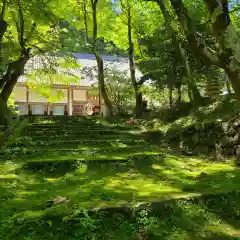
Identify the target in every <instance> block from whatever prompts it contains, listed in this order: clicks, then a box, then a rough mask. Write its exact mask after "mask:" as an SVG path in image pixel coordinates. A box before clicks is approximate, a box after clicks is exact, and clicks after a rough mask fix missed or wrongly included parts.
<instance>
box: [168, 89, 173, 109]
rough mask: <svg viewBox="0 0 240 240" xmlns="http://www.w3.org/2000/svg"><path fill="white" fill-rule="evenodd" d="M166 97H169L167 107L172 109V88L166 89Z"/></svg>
mask: <svg viewBox="0 0 240 240" xmlns="http://www.w3.org/2000/svg"><path fill="white" fill-rule="evenodd" d="M168 97H169V106H170V107H172V105H173V88H172V87H170V88H169V89H168Z"/></svg>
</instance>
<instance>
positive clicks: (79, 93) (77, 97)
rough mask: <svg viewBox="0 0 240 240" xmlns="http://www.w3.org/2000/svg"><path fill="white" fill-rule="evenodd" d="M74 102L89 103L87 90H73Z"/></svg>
mask: <svg viewBox="0 0 240 240" xmlns="http://www.w3.org/2000/svg"><path fill="white" fill-rule="evenodd" d="M73 101H87V91H86V90H76V89H74V90H73Z"/></svg>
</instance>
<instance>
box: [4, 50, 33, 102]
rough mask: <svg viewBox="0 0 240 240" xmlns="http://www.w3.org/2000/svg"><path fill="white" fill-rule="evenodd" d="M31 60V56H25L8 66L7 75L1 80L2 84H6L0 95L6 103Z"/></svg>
mask: <svg viewBox="0 0 240 240" xmlns="http://www.w3.org/2000/svg"><path fill="white" fill-rule="evenodd" d="M29 58H30V56H29V54H25V55H24V56H22V57H20V58H19V59H18V60H17V61H15V62H12V63H10V64H9V65H8V70H7V72H6V74H5V75H4V76H3V77H2V79H1V80H0V82H1V83H4V86H3V89H2V91H1V93H0V98H1V99H2V100H3V101H4V102H7V101H8V98H9V97H10V95H11V93H12V91H13V88H14V86H15V84H16V83H17V80H18V78H19V77H20V76H21V75H22V74H23V73H24V67H25V65H26V63H27V61H28V60H29Z"/></svg>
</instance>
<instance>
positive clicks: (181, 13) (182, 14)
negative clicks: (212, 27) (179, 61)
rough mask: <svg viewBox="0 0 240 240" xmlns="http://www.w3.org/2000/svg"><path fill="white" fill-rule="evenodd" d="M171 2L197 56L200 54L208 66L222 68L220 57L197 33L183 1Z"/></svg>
mask: <svg viewBox="0 0 240 240" xmlns="http://www.w3.org/2000/svg"><path fill="white" fill-rule="evenodd" d="M170 1H171V5H172V6H173V8H174V10H175V12H176V14H177V16H178V20H179V22H180V25H181V26H182V28H183V30H184V32H185V35H186V38H187V41H188V43H189V45H190V47H191V48H192V50H193V51H194V52H195V53H196V54H199V55H200V56H201V57H202V58H203V59H204V60H205V61H206V62H207V63H208V64H213V65H216V66H221V62H220V58H219V56H218V55H217V54H214V53H213V52H212V51H210V50H209V48H208V46H206V44H205V42H204V40H203V39H202V38H201V36H200V34H198V33H197V32H196V30H195V24H194V22H193V20H192V19H191V18H190V16H189V14H188V11H187V9H186V7H185V6H184V4H183V2H182V0H170Z"/></svg>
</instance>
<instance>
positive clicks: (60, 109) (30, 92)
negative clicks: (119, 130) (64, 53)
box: [13, 53, 129, 116]
mask: <svg viewBox="0 0 240 240" xmlns="http://www.w3.org/2000/svg"><path fill="white" fill-rule="evenodd" d="M73 56H74V57H75V58H76V60H77V62H78V63H79V64H80V65H81V68H83V67H94V66H96V60H95V57H94V55H92V54H78V53H76V54H73ZM102 57H103V60H104V63H106V64H108V63H111V64H115V66H116V67H117V69H118V70H120V71H121V70H126V69H127V70H128V69H129V66H128V59H126V58H121V57H116V56H107V55H104V56H102ZM28 67H29V66H28ZM71 73H72V74H74V76H75V77H76V76H77V77H78V79H79V80H78V81H77V82H76V81H75V82H74V83H67V84H63V83H59V84H58V83H55V84H52V85H51V86H52V89H51V95H53V96H54V95H57V94H59V92H61V98H59V100H57V101H54V102H49V101H48V98H47V97H44V96H42V95H41V94H40V93H39V92H38V91H36V90H35V89H34V88H30V87H29V86H28V84H27V81H28V80H27V77H25V76H21V77H20V79H19V81H18V83H17V84H16V86H15V88H14V90H13V97H14V100H15V103H16V105H17V106H18V111H19V112H20V114H21V115H28V114H32V115H69V116H72V115H74V116H76V115H91V114H92V108H93V106H99V94H98V93H96V91H93V90H92V89H93V86H94V85H95V86H96V84H97V78H96V76H93V75H92V74H87V75H86V74H85V76H84V77H83V76H81V73H82V71H81V69H80V68H79V69H74V70H73V71H72V72H71ZM100 103H101V109H104V102H103V100H102V99H101V101H100Z"/></svg>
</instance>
